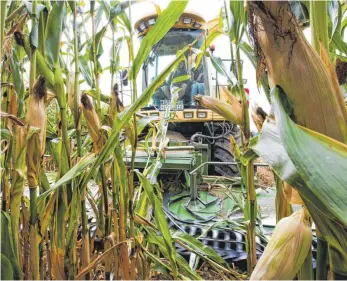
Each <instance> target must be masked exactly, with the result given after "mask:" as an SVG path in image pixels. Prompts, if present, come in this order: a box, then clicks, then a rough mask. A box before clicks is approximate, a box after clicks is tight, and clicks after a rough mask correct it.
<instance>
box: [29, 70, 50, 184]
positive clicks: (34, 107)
mask: <svg viewBox="0 0 347 281" xmlns="http://www.w3.org/2000/svg"><path fill="white" fill-rule="evenodd" d="M46 96H47V89H46V80H45V78H44V77H43V76H40V77H39V78H38V79H37V80H36V82H35V84H34V87H33V92H32V93H31V95H30V99H29V102H28V106H27V113H26V117H25V119H26V122H27V124H28V126H31V127H37V128H39V129H40V132H39V133H38V136H33V137H32V138H31V139H30V140H29V142H28V146H27V168H28V170H27V175H28V183H29V187H30V188H36V187H37V186H38V177H39V168H40V161H41V156H42V155H43V154H44V152H45V145H46V119H47V114H46V106H45V102H46Z"/></svg>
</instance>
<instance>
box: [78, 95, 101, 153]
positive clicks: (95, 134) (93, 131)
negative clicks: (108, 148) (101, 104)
mask: <svg viewBox="0 0 347 281" xmlns="http://www.w3.org/2000/svg"><path fill="white" fill-rule="evenodd" d="M81 103H82V111H83V115H84V118H85V119H86V122H87V128H88V131H89V134H90V136H91V138H92V139H93V142H94V151H95V152H96V153H98V152H100V150H101V149H102V146H103V144H104V137H103V134H102V133H101V124H100V120H99V117H98V115H97V113H96V111H95V109H94V107H93V104H92V101H91V100H90V98H89V97H88V95H87V94H85V93H84V94H82V96H81Z"/></svg>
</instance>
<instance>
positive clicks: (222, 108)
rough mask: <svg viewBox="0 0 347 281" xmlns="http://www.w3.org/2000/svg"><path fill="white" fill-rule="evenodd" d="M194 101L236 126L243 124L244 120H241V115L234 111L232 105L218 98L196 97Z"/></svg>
mask: <svg viewBox="0 0 347 281" xmlns="http://www.w3.org/2000/svg"><path fill="white" fill-rule="evenodd" d="M194 99H195V100H196V101H197V103H199V105H201V106H202V107H205V108H207V109H210V110H212V111H213V112H215V113H217V114H219V115H221V116H222V117H224V118H225V119H226V120H228V121H230V122H232V123H234V124H238V125H240V124H241V120H242V119H240V117H239V114H238V113H237V112H235V111H234V107H233V106H232V105H231V104H229V103H227V102H225V101H222V100H220V99H217V98H213V97H209V96H202V95H196V96H195V97H194Z"/></svg>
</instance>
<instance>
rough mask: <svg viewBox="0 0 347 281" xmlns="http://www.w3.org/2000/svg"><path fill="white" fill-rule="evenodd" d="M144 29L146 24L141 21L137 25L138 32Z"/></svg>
mask: <svg viewBox="0 0 347 281" xmlns="http://www.w3.org/2000/svg"><path fill="white" fill-rule="evenodd" d="M145 29H146V24H145V22H144V21H143V22H141V23H140V25H139V30H140V32H142V31H144V30H145Z"/></svg>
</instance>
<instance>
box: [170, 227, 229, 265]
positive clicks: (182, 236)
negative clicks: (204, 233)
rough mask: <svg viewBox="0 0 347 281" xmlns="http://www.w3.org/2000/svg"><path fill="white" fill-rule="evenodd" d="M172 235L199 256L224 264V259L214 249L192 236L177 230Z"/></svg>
mask: <svg viewBox="0 0 347 281" xmlns="http://www.w3.org/2000/svg"><path fill="white" fill-rule="evenodd" d="M172 237H173V239H174V240H178V241H180V242H182V243H184V244H186V245H187V246H188V247H189V248H190V249H192V250H193V251H194V253H196V254H197V255H199V256H200V257H202V258H206V257H208V258H210V259H212V260H214V261H215V262H217V263H218V264H220V265H226V262H225V260H223V258H222V257H221V256H220V255H218V253H217V252H216V251H215V250H213V249H212V248H211V247H209V246H206V245H204V244H203V243H202V242H200V241H199V240H198V239H196V238H194V237H193V236H191V235H188V234H186V233H183V232H179V231H177V232H175V233H174V234H173V236H172Z"/></svg>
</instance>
